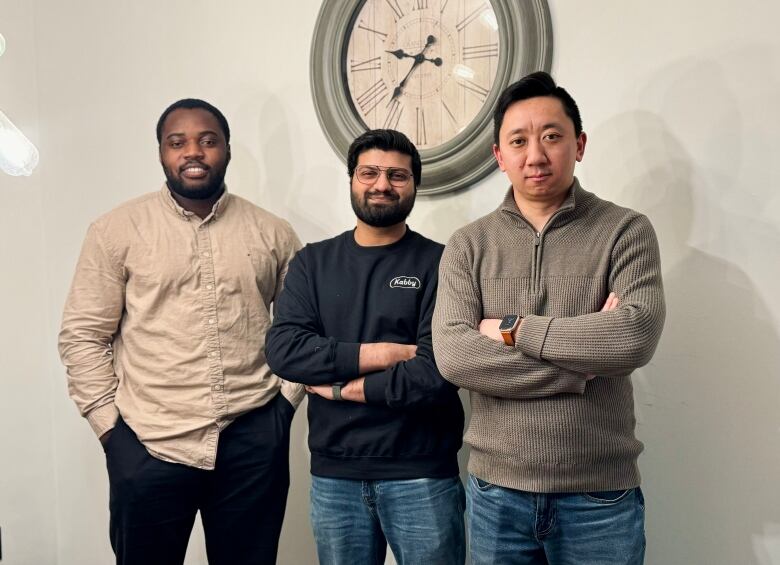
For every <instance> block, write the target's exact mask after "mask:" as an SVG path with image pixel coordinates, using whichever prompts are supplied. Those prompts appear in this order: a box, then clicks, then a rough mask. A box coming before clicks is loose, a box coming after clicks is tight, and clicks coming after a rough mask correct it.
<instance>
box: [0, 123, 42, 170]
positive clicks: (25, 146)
mask: <svg viewBox="0 0 780 565" xmlns="http://www.w3.org/2000/svg"><path fill="white" fill-rule="evenodd" d="M37 165H38V149H37V148H36V147H35V145H33V144H32V142H31V141H30V140H29V139H27V137H26V136H25V135H24V134H23V133H22V132H21V131H19V129H18V128H17V127H16V126H15V125H14V124H13V122H12V121H11V120H9V119H8V116H6V115H5V114H3V112H1V111H0V169H2V170H3V171H5V172H6V173H8V174H9V175H11V176H14V177H18V176H22V175H23V176H30V175H31V174H32V172H33V169H34V168H35V167H36V166H37Z"/></svg>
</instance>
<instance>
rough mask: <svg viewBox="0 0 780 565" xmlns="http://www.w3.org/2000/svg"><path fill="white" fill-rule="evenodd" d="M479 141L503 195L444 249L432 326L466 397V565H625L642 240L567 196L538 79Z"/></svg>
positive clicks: (651, 272) (634, 453)
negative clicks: (488, 150)
mask: <svg viewBox="0 0 780 565" xmlns="http://www.w3.org/2000/svg"><path fill="white" fill-rule="evenodd" d="M494 141H495V144H494V146H493V152H494V154H495V157H496V160H497V161H498V164H499V167H500V168H501V170H502V171H504V172H505V173H506V175H507V177H508V178H509V180H510V181H511V183H512V188H511V189H510V190H509V192H508V193H507V195H506V197H505V198H504V201H503V202H502V204H501V205H500V206H499V208H498V209H497V210H496V211H494V212H492V213H491V214H488V215H487V216H485V217H484V218H481V219H479V220H477V221H476V222H473V223H472V224H469V225H467V226H465V227H464V228H462V229H460V230H458V231H457V232H456V233H455V234H454V235H453V236H452V238H451V239H450V241H449V242H448V244H447V247H446V249H445V251H444V255H443V257H442V260H441V265H440V274H439V292H438V299H437V303H436V311H435V314H434V320H433V345H434V351H435V355H436V360H437V363H438V366H439V369H440V371H441V373H442V375H443V376H444V377H445V378H446V379H447V380H449V381H451V382H452V383H454V384H456V385H458V386H459V387H463V388H465V389H468V390H469V391H470V394H471V408H472V416H471V422H470V424H469V428H468V432H467V434H466V442H467V443H468V444H469V445H470V446H471V455H470V460H469V473H470V477H469V484H468V489H467V495H468V518H469V530H470V531H469V540H470V546H471V557H472V562H473V563H474V564H475V565H479V564H485V565H487V564H490V565H494V564H498V563H502V564H507V563H518V564H526V563H553V564H572V565H573V564H577V565H583V564H597V563H598V564H603V563H614V564H618V563H619V564H640V563H642V562H643V559H644V547H645V536H644V500H643V498H642V493H641V490H640V489H639V470H638V468H637V457H638V455H639V453H640V452H641V451H642V444H641V442H639V441H638V440H637V439H636V437H635V436H634V424H635V418H634V406H633V394H632V386H631V380H630V374H631V372H632V371H633V370H634V369H636V368H637V367H640V366H642V365H644V364H646V363H647V362H648V361H649V360H650V358H651V357H652V355H653V352H654V350H655V347H656V345H657V343H658V340H659V337H660V334H661V329H662V327H663V322H664V315H665V307H664V298H663V288H662V283H661V266H660V260H659V252H658V243H657V240H656V237H655V232H654V231H653V228H652V226H651V225H650V222H649V221H648V219H647V218H646V217H645V216H643V215H641V214H638V213H637V212H634V211H632V210H629V209H626V208H621V207H619V206H616V205H615V204H612V203H611V202H607V201H605V200H602V199H600V198H598V197H597V196H595V195H594V194H592V193H590V192H587V191H585V190H584V189H583V188H582V187H581V186H580V185H579V182H578V181H577V179H576V178H575V177H574V166H575V163H576V162H577V161H580V160H581V159H582V157H583V155H584V150H585V142H586V136H585V133H584V132H583V131H582V122H581V119H580V115H579V110H578V108H577V105H576V103H575V102H574V100H573V99H572V98H571V96H570V95H569V94H568V93H567V92H566V91H565V90H564V89H562V88H560V87H558V86H557V85H556V84H555V82H554V81H553V79H552V78H551V77H550V76H549V75H548V74H547V73H543V72H539V73H534V74H531V75H529V76H527V77H525V78H524V79H522V80H520V81H518V82H517V83H515V84H513V85H511V86H509V87H508V88H507V89H506V90H505V91H504V92H503V93H502V95H501V97H500V98H499V100H498V103H497V107H496V110H495V114H494Z"/></svg>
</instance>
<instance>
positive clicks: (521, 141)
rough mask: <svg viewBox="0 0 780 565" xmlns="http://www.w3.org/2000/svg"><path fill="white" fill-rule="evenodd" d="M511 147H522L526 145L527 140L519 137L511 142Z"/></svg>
mask: <svg viewBox="0 0 780 565" xmlns="http://www.w3.org/2000/svg"><path fill="white" fill-rule="evenodd" d="M509 145H511V146H512V147H522V146H523V145H525V139H524V138H522V137H517V138H515V139H510V140H509Z"/></svg>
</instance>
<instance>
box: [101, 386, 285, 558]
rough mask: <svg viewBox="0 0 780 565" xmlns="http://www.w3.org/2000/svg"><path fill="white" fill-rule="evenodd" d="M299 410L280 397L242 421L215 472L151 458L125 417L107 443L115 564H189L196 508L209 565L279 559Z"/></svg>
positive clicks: (227, 434) (228, 431)
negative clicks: (292, 425) (293, 424)
mask: <svg viewBox="0 0 780 565" xmlns="http://www.w3.org/2000/svg"><path fill="white" fill-rule="evenodd" d="M293 414H294V409H293V407H292V405H290V403H289V402H288V401H287V400H286V399H285V398H284V397H283V396H282V395H281V394H278V395H277V396H276V397H275V398H274V399H273V400H271V401H270V402H269V403H268V404H266V405H265V406H261V407H260V408H257V409H255V410H252V411H251V412H248V413H247V414H244V415H243V416H240V417H239V418H237V419H236V420H235V421H234V422H233V423H231V424H230V425H229V426H228V427H227V428H225V430H223V431H222V433H221V434H220V438H219V449H218V451H217V460H216V466H215V468H214V470H212V471H206V470H203V469H196V468H194V467H188V466H186V465H179V464H176V463H168V462H166V461H160V460H159V459H156V458H154V457H152V456H151V455H149V453H148V452H147V451H146V448H144V446H143V445H142V444H141V442H139V441H138V438H137V437H136V435H135V433H134V432H133V430H131V429H130V428H129V427H128V426H127V424H125V422H124V421H123V420H122V419H121V418H120V419H119V420H118V421H117V424H116V427H115V428H114V430H113V432H112V433H111V436H110V437H109V438H108V441H107V442H106V444H105V446H104V449H105V451H106V463H107V467H108V479H109V485H110V489H111V490H110V502H109V507H110V510H111V524H110V528H109V529H110V536H111V547H112V548H113V549H114V553H115V554H116V562H117V564H119V565H174V564H175V565H179V564H181V563H183V562H184V556H185V554H186V551H187V543H188V541H189V538H190V532H191V531H192V526H193V524H194V522H195V515H196V513H197V511H198V510H200V513H201V518H202V520H203V530H204V534H205V538H206V553H207V554H208V560H209V564H210V565H242V564H247V565H249V564H253V565H254V564H266V563H268V564H271V563H276V553H277V548H278V545H279V534H280V532H281V529H282V520H283V519H284V511H285V507H286V503H287V490H288V488H289V484H290V473H289V457H288V456H289V445H290V422H291V421H292V416H293Z"/></svg>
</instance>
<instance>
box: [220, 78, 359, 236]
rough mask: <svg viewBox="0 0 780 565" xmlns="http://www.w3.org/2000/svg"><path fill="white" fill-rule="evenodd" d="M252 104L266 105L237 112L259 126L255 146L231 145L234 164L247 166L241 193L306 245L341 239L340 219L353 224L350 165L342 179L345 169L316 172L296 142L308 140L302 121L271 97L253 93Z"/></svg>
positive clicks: (247, 106)
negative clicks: (337, 226)
mask: <svg viewBox="0 0 780 565" xmlns="http://www.w3.org/2000/svg"><path fill="white" fill-rule="evenodd" d="M253 100H262V103H261V104H257V103H256V102H254V101H253V102H248V103H247V104H245V105H244V106H243V107H241V108H240V109H239V111H238V112H237V113H238V115H239V116H241V117H242V119H246V120H247V121H248V123H252V124H254V127H252V128H250V129H249V132H250V134H251V135H252V137H253V139H252V140H251V144H249V143H247V144H241V140H239V139H235V140H233V143H232V146H233V148H232V149H233V158H234V161H236V162H241V163H242V164H243V166H242V169H241V171H240V176H241V179H242V180H241V183H242V187H241V190H242V192H241V194H243V195H244V196H245V197H247V198H249V199H250V200H251V201H252V202H255V203H256V204H258V205H259V206H262V207H264V208H267V209H268V210H270V211H271V212H273V213H275V214H277V215H278V216H281V217H283V218H284V219H286V220H287V221H289V222H290V224H292V226H293V229H295V232H296V233H297V234H298V236H299V237H300V239H301V241H303V242H307V241H319V240H321V239H325V238H328V237H332V236H334V235H336V233H337V232H338V231H339V230H338V229H337V230H336V231H334V228H333V224H334V220H336V221H338V219H339V218H342V217H343V218H345V219H347V218H348V219H349V221H348V222H347V223H345V226H348V225H351V224H352V219H351V214H352V210H351V208H350V204H349V180H348V179H347V176H346V166H344V167H343V171H344V174H343V175H342V174H340V173H341V171H342V169H338V170H334V169H333V168H330V167H315V168H312V167H311V166H310V165H309V160H308V159H307V157H306V155H305V153H304V148H305V147H306V145H307V144H306V143H302V142H301V141H296V140H301V139H302V138H303V135H304V134H303V132H302V130H301V128H300V123H299V120H298V119H296V117H295V116H290V115H289V114H288V113H287V110H286V106H285V105H284V104H283V103H282V101H281V100H279V99H278V98H276V97H274V96H273V95H270V94H268V93H267V92H264V93H258V92H254V94H253ZM255 148H257V149H255ZM236 157H239V158H238V159H236ZM344 229H346V227H345V228H344Z"/></svg>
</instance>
